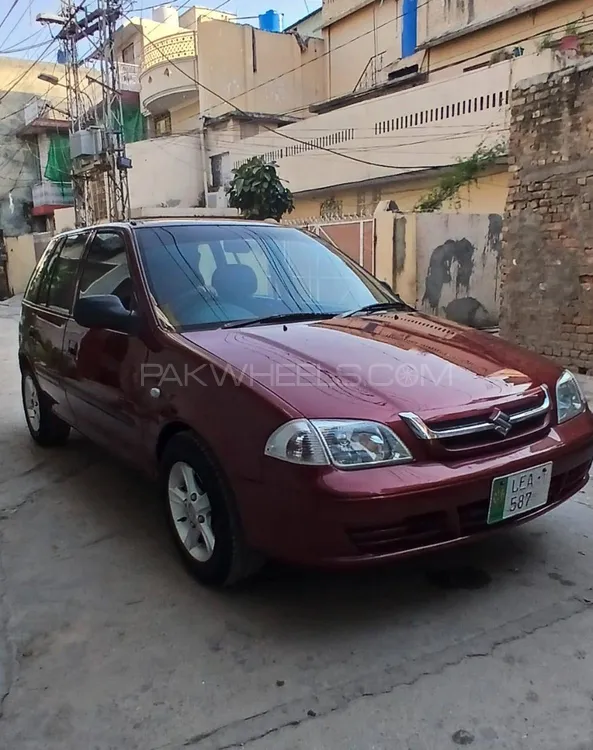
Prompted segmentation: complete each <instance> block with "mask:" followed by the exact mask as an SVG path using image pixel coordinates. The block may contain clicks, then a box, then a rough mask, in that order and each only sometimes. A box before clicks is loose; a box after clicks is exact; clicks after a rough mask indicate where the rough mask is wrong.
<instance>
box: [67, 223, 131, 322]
mask: <svg viewBox="0 0 593 750" xmlns="http://www.w3.org/2000/svg"><path fill="white" fill-rule="evenodd" d="M93 294H114V295H115V296H116V297H119V298H120V300H121V301H122V304H123V306H124V307H125V308H126V309H127V310H131V309H132V306H133V290H132V279H131V278H130V269H129V266H128V258H127V255H126V242H125V239H124V237H123V236H122V235H121V234H119V233H118V232H108V231H99V232H97V233H96V234H95V236H94V238H93V240H92V242H91V244H90V246H89V249H88V252H87V254H86V257H85V260H84V263H83V268H82V274H81V277H80V286H79V295H80V297H88V296H90V295H93Z"/></svg>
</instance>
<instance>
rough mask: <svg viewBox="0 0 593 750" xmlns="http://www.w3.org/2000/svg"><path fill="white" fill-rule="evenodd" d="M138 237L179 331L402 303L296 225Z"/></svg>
mask: <svg viewBox="0 0 593 750" xmlns="http://www.w3.org/2000/svg"><path fill="white" fill-rule="evenodd" d="M135 232H136V237H137V239H138V245H139V249H140V255H141V259H142V263H143V266H144V270H145V272H146V276H147V278H148V282H149V286H150V290H151V292H152V296H153V298H154V300H156V303H157V304H158V306H159V308H160V309H161V310H162V312H164V314H165V315H166V316H167V317H168V319H169V320H170V322H171V323H172V324H173V326H175V327H176V328H177V330H191V329H199V328H201V327H212V326H215V327H216V326H220V325H222V324H224V323H230V322H242V321H248V320H254V319H258V318H267V317H270V316H274V315H283V314H286V313H304V314H313V315H318V314H323V315H325V314H327V315H328V316H332V315H334V314H340V313H343V312H347V311H349V310H354V309H359V308H361V307H364V306H366V305H371V304H374V303H377V302H379V303H384V302H393V301H395V299H396V298H394V295H393V294H392V293H391V292H389V290H387V289H385V288H384V287H383V286H382V285H381V284H380V283H379V282H378V281H377V280H376V279H375V278H374V277H372V276H371V275H370V274H369V273H367V272H366V271H365V270H364V269H362V268H361V267H360V266H359V265H358V264H356V263H355V262H354V261H352V260H351V259H349V258H348V257H346V256H345V255H343V254H342V253H340V252H339V251H338V250H337V249H336V248H334V247H333V246H331V245H329V244H326V243H325V242H324V241H323V240H321V239H318V238H316V237H313V236H311V235H309V234H306V233H304V232H301V231H299V230H297V229H293V228H290V227H273V226H262V225H257V224H254V225H250V224H241V223H229V224H220V225H216V224H200V223H196V224H179V225H173V224H172V225H166V226H152V227H138V228H137V229H136V230H135ZM206 246H207V247H208V251H207V252H206V251H205V248H206ZM213 262H214V264H215V265H216V268H215V270H214V271H213V272H212V273H210V271H211V267H212V263H213Z"/></svg>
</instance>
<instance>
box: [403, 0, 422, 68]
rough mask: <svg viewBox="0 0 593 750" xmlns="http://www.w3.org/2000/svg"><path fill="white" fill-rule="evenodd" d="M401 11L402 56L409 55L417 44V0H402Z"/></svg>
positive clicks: (413, 51)
mask: <svg viewBox="0 0 593 750" xmlns="http://www.w3.org/2000/svg"><path fill="white" fill-rule="evenodd" d="M402 11H403V12H402V57H410V56H411V55H413V54H414V53H415V52H416V46H417V44H418V0H404V4H403V8H402Z"/></svg>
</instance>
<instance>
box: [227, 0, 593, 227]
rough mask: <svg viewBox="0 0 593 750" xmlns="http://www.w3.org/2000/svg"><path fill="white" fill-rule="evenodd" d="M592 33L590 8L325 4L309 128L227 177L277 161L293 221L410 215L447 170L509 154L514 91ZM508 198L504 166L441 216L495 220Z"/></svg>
mask: <svg viewBox="0 0 593 750" xmlns="http://www.w3.org/2000/svg"><path fill="white" fill-rule="evenodd" d="M410 8H412V10H411V11H410ZM410 19H412V20H410ZM414 19H415V21H414ZM410 24H412V25H413V29H412V30H413V36H415V44H413V45H412V48H411V49H410ZM591 29H593V13H592V11H591V6H590V3H589V2H588V0H539V1H537V0H500V2H498V1H497V2H496V3H494V2H491V0H473V1H472V2H457V1H455V0H424V1H423V0H417V1H411V2H408V1H407V0H367V1H366V2H364V1H362V2H361V0H324V2H323V10H322V30H323V36H324V41H325V58H324V67H325V85H326V91H327V98H326V99H325V100H323V101H320V102H317V103H315V104H314V105H313V106H311V107H310V114H312V115H316V116H313V117H308V118H307V119H303V120H301V121H300V122H298V123H294V124H291V125H287V126H285V127H283V128H282V130H281V131H279V132H277V133H273V132H270V131H269V130H267V131H266V132H265V133H262V134H260V135H258V136H256V137H254V138H250V139H248V140H244V141H242V142H241V143H240V144H237V147H236V148H235V150H234V152H233V158H232V161H233V165H234V166H237V165H239V164H241V163H242V162H243V161H244V160H245V159H246V158H248V157H249V156H252V155H255V154H259V155H262V154H263V155H265V156H266V157H267V158H269V159H271V160H275V161H276V162H277V163H278V164H279V168H280V175H281V177H282V178H283V179H284V180H286V182H287V184H288V185H289V186H290V188H291V190H292V191H293V193H294V194H295V199H296V200H295V203H296V213H295V216H296V217H299V216H302V217H309V216H319V215H320V213H321V214H323V213H342V214H354V213H361V212H368V211H370V210H372V209H373V208H374V206H376V204H377V202H378V201H379V200H380V199H381V198H384V199H393V200H395V201H396V202H397V204H398V205H399V207H400V208H401V209H403V210H409V209H411V208H413V207H414V205H415V204H416V202H417V201H418V199H419V198H420V197H422V196H423V195H425V194H426V193H427V192H428V191H429V190H430V189H431V188H432V187H433V186H434V184H435V181H436V179H437V177H438V175H440V174H442V173H443V171H444V170H445V169H446V168H447V167H449V166H450V165H452V164H454V163H455V162H456V161H458V160H460V159H464V158H467V157H469V156H470V155H471V154H473V153H474V152H475V151H476V149H477V148H478V147H479V146H481V145H493V144H495V143H501V144H503V145H504V144H505V142H506V139H507V137H508V126H509V98H510V91H511V89H512V87H513V86H514V85H515V84H516V83H517V81H519V80H521V79H523V78H527V77H530V76H534V75H538V74H540V73H548V72H552V71H554V70H557V69H559V68H561V67H564V66H565V65H566V64H567V62H570V59H571V58H572V57H573V56H575V55H578V54H579V53H581V52H583V51H585V50H587V49H588V45H589V34H590V30H591ZM574 37H576V38H577V39H576V41H575V39H574ZM290 139H295V140H290ZM507 189H508V176H507V167H506V164H505V163H504V160H501V163H500V166H499V167H498V168H496V166H493V168H492V169H490V170H489V171H488V173H487V174H485V175H484V176H483V177H482V178H481V179H480V180H479V182H478V184H477V185H472V186H469V187H468V188H466V189H464V190H462V191H461V192H460V194H459V195H458V196H457V198H456V200H455V201H454V203H453V204H449V205H447V206H446V208H447V209H449V210H460V211H467V212H484V211H485V212H502V211H503V209H504V205H505V202H506V195H507Z"/></svg>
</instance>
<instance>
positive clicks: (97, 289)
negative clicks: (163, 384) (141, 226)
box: [64, 229, 147, 463]
mask: <svg viewBox="0 0 593 750" xmlns="http://www.w3.org/2000/svg"><path fill="white" fill-rule="evenodd" d="M97 294H113V295H115V296H117V297H119V298H120V300H121V301H122V303H123V305H124V307H126V308H127V309H128V310H132V309H134V307H135V305H136V299H137V295H136V294H135V291H134V282H133V280H132V278H131V276H130V264H129V256H128V239H127V235H126V234H125V233H124V232H123V231H120V230H116V229H99V230H97V231H96V232H95V233H94V235H93V237H92V239H91V241H90V243H89V247H88V250H87V253H86V255H85V257H84V259H83V262H82V270H81V274H80V283H79V287H78V296H79V297H85V296H90V295H97ZM64 350H65V386H66V393H67V396H68V400H69V403H70V406H71V409H72V411H73V413H74V418H75V422H76V427H77V428H78V429H79V430H80V431H81V432H82V433H84V434H86V435H88V437H89V438H91V439H92V440H94V441H96V442H98V443H101V444H103V445H105V446H106V447H107V448H109V449H110V450H114V448H115V452H116V453H118V454H119V455H120V456H121V457H122V458H123V459H124V460H126V461H129V462H133V463H143V458H142V457H141V453H142V440H141V437H142V421H143V418H144V417H143V410H142V404H141V387H140V385H141V370H142V364H143V363H144V361H145V360H146V358H147V348H146V345H145V344H144V343H143V341H142V340H141V339H140V338H138V337H136V336H130V335H128V334H126V333H121V332H118V331H110V330H105V329H93V330H89V329H88V328H84V327H83V326H81V325H79V324H78V323H77V322H76V321H75V320H74V319H72V320H70V321H69V323H68V326H67V329H66V333H65V340H64Z"/></svg>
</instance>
